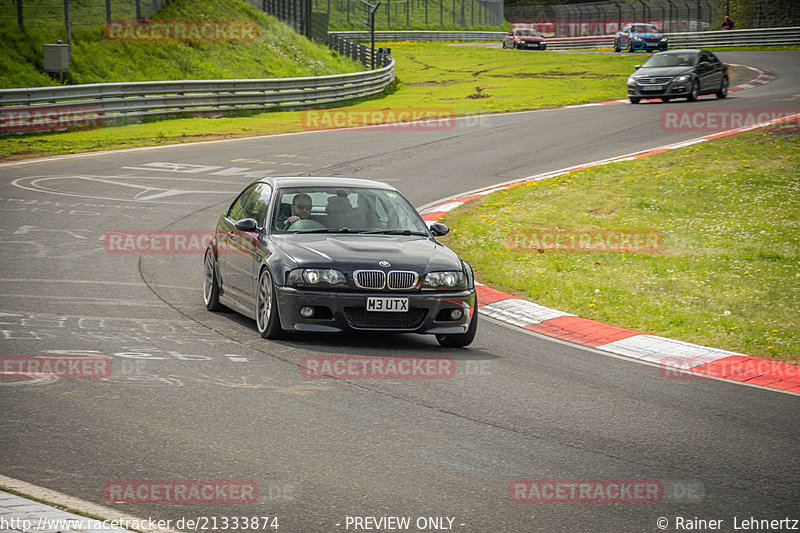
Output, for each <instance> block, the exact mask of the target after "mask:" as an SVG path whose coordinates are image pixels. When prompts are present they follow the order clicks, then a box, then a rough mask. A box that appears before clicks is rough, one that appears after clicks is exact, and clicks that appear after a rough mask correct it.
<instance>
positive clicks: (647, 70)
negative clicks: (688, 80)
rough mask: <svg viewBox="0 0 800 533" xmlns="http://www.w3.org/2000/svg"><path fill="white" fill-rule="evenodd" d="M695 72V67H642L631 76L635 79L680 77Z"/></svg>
mask: <svg viewBox="0 0 800 533" xmlns="http://www.w3.org/2000/svg"><path fill="white" fill-rule="evenodd" d="M693 70H694V67H641V68H639V70H637V71H636V72H634V73H633V74H631V76H633V77H634V78H641V77H646V78H652V77H658V76H670V77H674V76H680V75H681V74H689V73H690V72H692V71H693Z"/></svg>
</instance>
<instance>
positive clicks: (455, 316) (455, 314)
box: [450, 309, 464, 320]
mask: <svg viewBox="0 0 800 533" xmlns="http://www.w3.org/2000/svg"><path fill="white" fill-rule="evenodd" d="M462 316H464V311H462V310H461V309H453V310H452V311H450V319H451V320H461V317H462Z"/></svg>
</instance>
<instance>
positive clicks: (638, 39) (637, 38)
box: [633, 36, 642, 41]
mask: <svg viewBox="0 0 800 533" xmlns="http://www.w3.org/2000/svg"><path fill="white" fill-rule="evenodd" d="M633 40H634V41H641V40H642V38H641V37H636V36H634V37H633Z"/></svg>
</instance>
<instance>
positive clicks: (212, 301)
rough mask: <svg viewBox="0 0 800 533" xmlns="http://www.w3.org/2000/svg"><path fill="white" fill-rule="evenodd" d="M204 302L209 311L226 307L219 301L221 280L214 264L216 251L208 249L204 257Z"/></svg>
mask: <svg viewBox="0 0 800 533" xmlns="http://www.w3.org/2000/svg"><path fill="white" fill-rule="evenodd" d="M203 303H204V304H205V305H206V309H208V310H209V311H222V310H223V309H224V308H225V307H224V306H223V305H222V304H221V303H219V280H218V279H217V269H216V267H215V266H214V251H213V250H212V249H211V248H208V249H206V256H205V258H204V259H203Z"/></svg>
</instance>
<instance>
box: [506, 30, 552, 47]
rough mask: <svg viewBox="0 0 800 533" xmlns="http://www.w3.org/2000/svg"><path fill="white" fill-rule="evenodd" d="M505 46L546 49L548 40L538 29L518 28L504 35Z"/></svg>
mask: <svg viewBox="0 0 800 533" xmlns="http://www.w3.org/2000/svg"><path fill="white" fill-rule="evenodd" d="M503 48H519V49H525V48H530V49H533V50H545V49H546V48H547V41H546V40H545V38H544V37H542V34H541V33H539V32H538V31H536V30H530V29H526V28H516V29H513V30H511V31H509V32H508V35H506V36H505V37H503Z"/></svg>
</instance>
